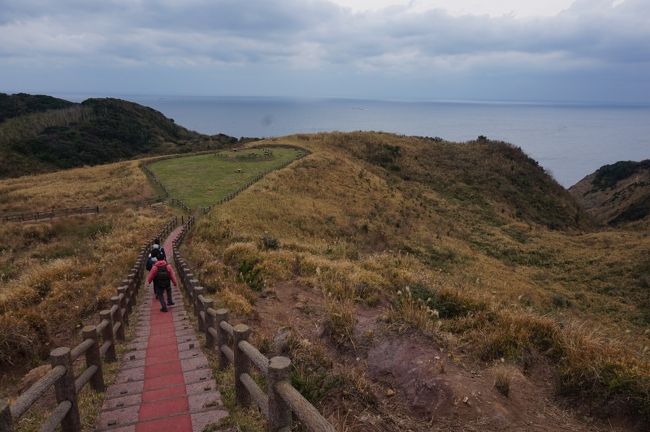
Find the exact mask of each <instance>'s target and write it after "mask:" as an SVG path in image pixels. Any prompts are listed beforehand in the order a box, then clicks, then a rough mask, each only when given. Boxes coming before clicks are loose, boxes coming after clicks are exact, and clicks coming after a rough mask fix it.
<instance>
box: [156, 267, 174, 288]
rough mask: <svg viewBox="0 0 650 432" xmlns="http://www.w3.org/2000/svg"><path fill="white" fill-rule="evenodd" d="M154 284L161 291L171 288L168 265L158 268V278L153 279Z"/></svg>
mask: <svg viewBox="0 0 650 432" xmlns="http://www.w3.org/2000/svg"><path fill="white" fill-rule="evenodd" d="M153 283H154V286H155V287H158V288H161V289H163V288H164V289H167V288H170V287H171V279H170V278H169V272H168V271H167V265H164V266H160V267H158V271H157V272H156V276H155V277H154V278H153Z"/></svg>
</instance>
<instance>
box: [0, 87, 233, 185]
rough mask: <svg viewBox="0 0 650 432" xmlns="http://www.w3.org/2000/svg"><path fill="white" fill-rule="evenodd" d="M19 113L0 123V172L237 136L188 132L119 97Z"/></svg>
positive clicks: (180, 148) (179, 148) (201, 145)
mask: <svg viewBox="0 0 650 432" xmlns="http://www.w3.org/2000/svg"><path fill="white" fill-rule="evenodd" d="M12 113H13V111H11V112H9V111H8V112H7V113H5V114H7V115H9V114H12ZM20 113H25V114H23V115H19V116H16V117H13V118H10V119H8V120H6V121H4V122H2V123H0V156H1V157H0V173H2V174H0V175H1V176H2V177H16V176H20V175H24V174H33V173H38V172H47V171H53V170H57V169H64V168H72V167H77V166H83V165H97V164H102V163H107V162H113V161H117V160H123V159H129V158H133V157H135V156H138V155H144V154H159V153H179V152H188V151H196V150H202V149H208V148H220V147H223V146H225V145H228V144H232V143H233V142H236V141H237V140H236V139H235V138H232V137H228V136H225V135H215V136H212V137H208V136H203V135H200V134H197V133H195V132H191V131H188V130H187V129H185V128H183V127H181V126H178V125H176V124H175V123H174V122H173V120H170V119H168V118H166V117H165V116H163V115H162V114H161V113H160V112H158V111H155V110H153V109H151V108H148V107H144V106H141V105H138V104H135V103H132V102H127V101H123V100H119V99H109V98H107V99H88V100H86V101H84V102H83V103H81V104H70V106H67V107H65V108H59V109H53V110H48V111H46V112H40V111H37V110H33V111H25V110H23V111H18V114H20ZM14 114H15V113H14Z"/></svg>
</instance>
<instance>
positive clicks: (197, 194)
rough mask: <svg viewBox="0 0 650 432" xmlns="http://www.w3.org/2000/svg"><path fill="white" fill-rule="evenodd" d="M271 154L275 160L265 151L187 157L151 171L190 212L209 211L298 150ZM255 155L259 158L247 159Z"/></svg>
mask: <svg viewBox="0 0 650 432" xmlns="http://www.w3.org/2000/svg"><path fill="white" fill-rule="evenodd" d="M272 152H273V158H272V159H265V158H264V155H263V152H262V150H253V151H243V152H242V151H240V152H222V153H219V154H218V155H215V154H204V155H198V156H188V157H182V158H175V159H167V160H163V161H160V162H156V163H153V164H151V165H150V168H151V170H152V171H153V172H154V173H155V174H156V175H157V176H158V178H160V179H161V180H162V181H163V182H164V183H165V186H166V187H167V189H168V190H169V192H170V195H171V196H173V197H176V198H179V199H181V200H183V201H184V202H185V203H186V204H187V205H189V206H190V207H191V208H196V207H207V206H209V205H212V204H214V203H215V202H217V201H218V200H220V199H221V198H223V197H225V196H226V195H228V194H229V193H231V192H233V191H235V190H237V189H238V188H239V186H240V185H241V184H243V183H245V182H247V181H249V180H250V179H252V178H253V177H255V176H256V175H258V174H259V173H261V172H264V171H266V170H268V169H273V168H275V167H278V166H280V165H282V164H283V163H285V162H287V161H290V160H293V159H295V158H296V157H297V156H298V151H297V150H294V149H289V148H278V147H276V148H274V149H273V150H272ZM252 154H255V155H257V156H258V157H257V158H254V159H248V158H247V157H246V156H247V155H252ZM237 170H241V172H236V171H237Z"/></svg>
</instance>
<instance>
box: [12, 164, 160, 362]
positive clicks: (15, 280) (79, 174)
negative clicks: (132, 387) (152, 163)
mask: <svg viewBox="0 0 650 432" xmlns="http://www.w3.org/2000/svg"><path fill="white" fill-rule="evenodd" d="M152 196H153V191H152V190H151V188H150V186H149V184H148V182H147V180H146V178H145V176H144V174H143V173H142V172H141V171H140V170H139V169H138V168H137V162H123V163H118V164H111V165H104V166H98V167H93V168H79V169H73V170H68V171H61V172H58V173H53V174H45V175H38V176H31V177H21V178H17V179H9V180H3V181H0V197H1V198H0V209H1V211H2V212H5V211H25V210H31V209H42V208H48V207H53V206H55V207H77V206H80V205H86V204H91V203H92V204H94V203H98V204H99V205H100V206H102V207H105V211H103V212H101V213H99V214H98V215H86V216H71V217H65V218H58V219H54V220H51V221H42V222H38V223H25V224H21V223H4V224H2V226H0V236H1V237H2V239H3V242H2V245H1V246H0V251H1V253H0V364H1V365H2V366H3V367H7V366H13V367H14V368H15V370H16V371H17V372H20V371H22V370H25V369H26V368H29V367H30V366H35V365H37V364H38V363H39V362H40V361H41V360H42V359H43V358H44V357H46V356H47V354H48V353H49V351H50V350H51V349H52V348H54V347H55V346H57V345H63V344H68V345H69V344H72V343H74V341H75V338H76V337H77V333H78V330H79V329H80V328H81V326H82V325H83V323H84V322H86V321H87V320H90V321H94V318H93V316H94V315H95V313H96V312H97V311H98V310H100V309H102V308H105V307H106V306H107V305H108V304H109V303H110V297H111V296H113V295H115V289H116V287H117V286H118V284H119V282H120V281H121V280H122V279H123V278H124V277H125V275H126V272H128V270H129V269H130V268H131V266H132V265H133V261H134V259H135V257H136V255H137V250H136V247H137V245H139V244H142V243H143V242H144V241H145V240H146V239H147V238H149V237H150V236H151V235H152V234H153V233H154V232H155V230H157V229H158V228H159V227H160V225H161V224H162V223H164V221H166V220H167V219H168V217H169V216H170V214H171V213H170V212H169V211H168V210H167V209H166V208H165V207H159V208H157V209H153V208H150V207H140V208H138V207H135V206H133V203H134V202H136V201H138V200H140V199H143V198H151V197H152ZM12 370H13V369H12ZM5 371H9V368H7V369H5Z"/></svg>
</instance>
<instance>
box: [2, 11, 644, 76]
mask: <svg viewBox="0 0 650 432" xmlns="http://www.w3.org/2000/svg"><path fill="white" fill-rule="evenodd" d="M0 40H2V44H0V68H1V67H2V65H3V64H9V63H11V64H16V63H20V62H23V63H25V64H27V63H29V64H30V65H32V66H35V65H39V64H40V65H41V66H42V67H47V66H48V65H50V64H51V63H52V62H56V63H60V64H68V65H71V66H73V65H75V64H85V63H88V62H92V63H96V64H112V65H122V66H127V67H128V66H138V65H140V66H142V65H146V66H147V67H153V66H156V65H158V66H165V67H184V68H187V67H193V66H197V65H202V66H212V67H219V66H224V65H228V66H245V65H248V66H253V67H268V66H271V65H275V66H278V65H280V66H283V67H285V68H286V69H287V70H307V71H310V70H311V71H318V70H325V69H328V70H329V69H330V68H340V69H345V70H346V71H347V72H348V73H372V72H373V71H375V72H377V73H381V74H391V73H399V74H404V75H405V76H413V77H426V76H427V75H431V76H435V75H436V74H438V76H443V75H444V74H445V73H446V74H451V73H455V74H461V73H471V72H472V71H473V72H477V71H479V72H493V71H497V70H499V68H503V69H504V70H506V69H507V70H508V73H511V72H512V71H513V70H515V71H525V70H535V71H537V72H539V71H540V70H548V71H551V72H554V71H558V70H560V71H561V70H569V71H572V73H575V72H576V71H577V72H579V71H581V70H584V71H593V70H595V69H598V70H610V71H611V70H616V68H627V67H630V66H633V67H636V68H637V69H638V70H639V71H643V72H649V71H650V44H649V43H648V41H649V40H650V2H648V1H647V0H626V1H624V2H622V3H619V4H618V5H617V6H613V3H612V1H611V0H578V1H576V2H574V4H573V5H572V6H571V7H570V8H569V9H567V10H566V11H564V12H562V13H560V14H558V15H556V16H552V17H544V18H516V17H514V16H502V17H490V16H472V15H466V16H451V15H449V14H447V13H445V12H444V11H442V10H430V11H426V12H421V11H420V12H415V11H413V10H412V9H411V8H409V7H407V6H403V7H392V8H386V9H382V10H379V11H373V12H363V13H359V12H356V13H353V12H352V11H350V10H348V9H345V8H341V7H339V6H336V5H334V4H333V3H330V2H328V1H326V0H247V1H246V2H242V1H241V0H163V1H153V0H140V1H135V0H133V1H131V0H103V1H101V2H94V1H87V0H57V1H56V2H54V1H51V0H0ZM1 73H2V72H0V74H1Z"/></svg>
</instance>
